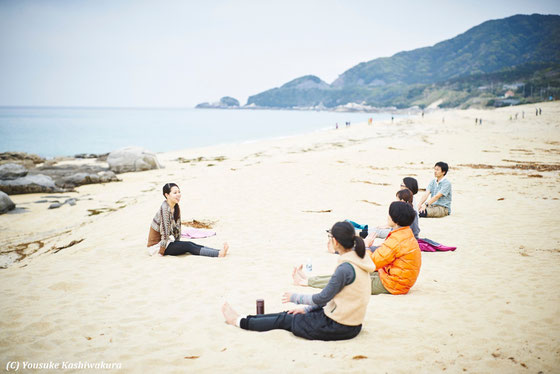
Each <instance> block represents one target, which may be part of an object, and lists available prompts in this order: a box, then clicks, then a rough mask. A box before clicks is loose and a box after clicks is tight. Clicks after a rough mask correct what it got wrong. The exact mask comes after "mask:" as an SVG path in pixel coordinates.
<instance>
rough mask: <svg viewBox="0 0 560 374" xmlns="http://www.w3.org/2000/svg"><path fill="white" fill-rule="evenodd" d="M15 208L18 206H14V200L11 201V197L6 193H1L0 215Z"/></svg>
mask: <svg viewBox="0 0 560 374" xmlns="http://www.w3.org/2000/svg"><path fill="white" fill-rule="evenodd" d="M15 208H16V204H14V202H13V201H12V199H10V197H9V196H8V195H7V194H6V193H4V192H2V191H0V214H4V213H6V212H9V211H10V210H12V209H15Z"/></svg>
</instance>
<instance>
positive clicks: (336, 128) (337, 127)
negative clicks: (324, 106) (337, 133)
mask: <svg viewBox="0 0 560 374" xmlns="http://www.w3.org/2000/svg"><path fill="white" fill-rule="evenodd" d="M336 129H337V130H338V122H337V123H336Z"/></svg>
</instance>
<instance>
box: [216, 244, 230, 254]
mask: <svg viewBox="0 0 560 374" xmlns="http://www.w3.org/2000/svg"><path fill="white" fill-rule="evenodd" d="M228 250H229V244H228V243H224V248H223V249H222V250H221V251H220V252H219V253H218V257H226V255H227V251H228Z"/></svg>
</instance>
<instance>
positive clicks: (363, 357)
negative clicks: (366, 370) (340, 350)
mask: <svg viewBox="0 0 560 374" xmlns="http://www.w3.org/2000/svg"><path fill="white" fill-rule="evenodd" d="M366 358H368V356H364V355H356V356H354V357H352V360H363V359H366Z"/></svg>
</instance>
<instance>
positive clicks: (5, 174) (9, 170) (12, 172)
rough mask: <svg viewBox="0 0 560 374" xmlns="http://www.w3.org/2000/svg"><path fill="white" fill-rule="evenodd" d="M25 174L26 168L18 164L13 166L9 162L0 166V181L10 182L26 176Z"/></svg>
mask: <svg viewBox="0 0 560 374" xmlns="http://www.w3.org/2000/svg"><path fill="white" fill-rule="evenodd" d="M27 172H28V170H27V168H25V166H23V165H20V164H14V163H12V162H10V163H7V164H3V165H0V179H5V180H12V179H16V178H21V177H25V176H26V175H27Z"/></svg>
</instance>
